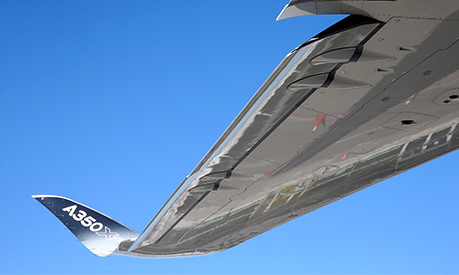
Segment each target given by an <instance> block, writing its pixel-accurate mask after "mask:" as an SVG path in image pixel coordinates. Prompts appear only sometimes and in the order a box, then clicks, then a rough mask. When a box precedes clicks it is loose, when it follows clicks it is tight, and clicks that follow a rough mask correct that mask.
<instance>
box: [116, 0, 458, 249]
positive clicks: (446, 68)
mask: <svg viewBox="0 0 459 275" xmlns="http://www.w3.org/2000/svg"><path fill="white" fill-rule="evenodd" d="M362 2H366V1H350V2H348V1H346V4H343V3H341V1H292V3H290V4H289V5H290V6H295V7H298V6H301V7H303V6H304V5H313V6H315V7H317V8H320V7H321V5H328V6H334V5H335V6H336V5H338V6H339V8H340V9H341V11H343V12H349V11H351V10H349V8H348V6H349V7H355V6H359V7H360V12H358V13H357V14H364V15H366V16H368V15H373V13H374V9H375V7H385V10H387V11H393V10H396V7H399V8H400V7H402V6H403V7H404V5H406V3H407V2H410V1H376V2H371V3H370V2H368V6H367V3H362ZM422 2H425V1H422ZM449 2H451V1H449ZM417 3H418V6H419V1H418V2H417ZM302 5H303V6H302ZM397 5H398V6H397ZM400 5H402V6H400ZM411 5H413V1H411ZM455 5H456V6H457V4H455ZM421 6H422V4H421ZM427 6H428V7H430V6H431V4H426V7H427ZM452 6H453V7H454V5H452ZM366 7H368V10H366V9H365V8H366ZM457 10H458V7H454V8H453V9H451V8H449V9H447V10H445V9H443V10H442V12H443V14H439V11H438V10H435V11H434V12H433V15H432V17H436V18H434V19H430V18H429V19H424V18H423V17H426V15H425V14H424V13H422V14H420V16H416V17H418V18H410V17H411V15H410V14H408V13H405V14H404V13H402V12H400V11H399V12H398V13H397V16H398V17H390V18H388V17H384V16H372V17H373V18H368V17H361V16H351V17H349V18H347V19H344V20H343V21H342V22H340V23H338V24H337V25H336V26H335V27H332V28H331V29H330V30H329V31H328V32H327V31H325V32H324V33H322V34H321V35H319V36H318V37H315V38H313V39H311V40H310V41H309V42H307V43H305V44H304V45H302V46H300V47H299V48H298V49H296V50H294V51H293V52H292V53H290V54H289V55H288V56H287V57H286V58H285V60H284V61H283V62H282V63H281V64H280V65H279V67H278V68H277V69H276V70H275V71H274V73H273V74H272V76H271V77H270V78H269V79H268V81H267V82H266V83H265V84H264V85H263V86H262V87H261V88H260V90H259V91H258V92H257V94H255V96H254V98H253V99H252V100H251V101H250V102H249V104H248V105H247V106H246V107H245V108H244V110H243V111H242V112H241V114H240V115H239V116H238V117H237V118H236V120H235V122H233V124H232V125H231V126H230V127H229V129H228V130H227V131H226V132H225V133H224V134H223V136H222V137H221V138H220V140H219V141H218V142H217V143H216V145H215V146H214V147H213V148H212V149H211V151H210V152H209V153H208V154H207V155H206V156H205V157H204V159H203V160H202V161H201V163H200V164H199V165H198V167H197V168H196V169H195V170H194V171H193V172H192V174H191V175H190V176H189V177H188V178H187V179H186V180H185V181H184V182H183V183H182V185H181V187H180V188H179V189H178V190H177V191H176V193H175V194H174V196H173V197H172V198H171V199H170V200H169V202H168V204H167V205H166V206H165V207H163V209H162V211H161V212H160V213H159V214H158V215H157V216H156V217H155V219H154V220H153V221H152V223H151V224H150V225H149V226H148V227H147V228H146V230H145V231H144V232H143V233H142V235H141V236H140V237H139V239H138V240H137V241H136V242H135V243H134V245H133V246H132V247H130V249H129V252H128V254H130V255H136V256H147V257H150V256H154V257H165V256H184V255H199V254H206V253H213V252H217V251H221V250H224V249H227V248H230V247H232V246H235V245H237V244H239V243H241V242H243V241H245V240H247V239H249V238H252V237H254V236H256V235H258V234H261V233H263V232H265V231H267V230H269V229H271V228H273V227H275V226H278V225H280V224H282V223H284V222H287V221H289V220H291V219H294V218H296V217H298V216H300V215H304V214H306V213H308V212H310V211H313V210H315V209H317V208H319V207H321V206H324V205H326V204H328V203H331V202H333V201H336V200H338V199H340V198H342V197H344V196H347V195H349V194H352V193H354V192H356V191H358V190H361V189H363V188H365V187H367V186H370V185H372V184H374V183H377V182H379V181H381V180H383V179H385V178H387V177H390V176H393V175H396V174H398V173H401V172H403V171H405V170H407V169H410V168H412V167H415V166H417V165H419V164H421V163H423V162H426V161H428V160H430V159H432V158H435V157H437V156H440V155H442V154H445V153H447V152H449V151H451V150H454V149H456V148H457V139H458V137H459V126H458V127H456V125H457V123H458V121H459V120H458V119H457V117H458V110H457V109H456V106H455V104H456V102H458V101H457V100H458V99H457V94H458V92H459V90H456V87H457V83H456V82H457V80H459V72H458V71H457V69H458V66H457V65H456V64H458V61H459V60H457V59H459V56H457V54H456V53H457V51H458V50H459V44H458V43H456V42H457V37H458V32H457V29H458V27H459V23H458V22H456V21H455V20H443V19H442V18H446V17H448V18H451V19H454V18H456V17H457V15H456V12H457ZM362 11H364V12H362ZM402 11H404V10H403V9H402ZM415 11H416V9H413V10H411V11H410V12H415ZM284 12H285V10H284ZM316 13H319V12H316ZM374 19H378V20H383V19H386V20H384V21H376V20H374ZM407 34H409V35H407ZM119 252H120V253H125V252H126V251H124V250H122V249H120V250H119Z"/></svg>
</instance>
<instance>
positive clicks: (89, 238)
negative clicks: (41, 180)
mask: <svg viewBox="0 0 459 275" xmlns="http://www.w3.org/2000/svg"><path fill="white" fill-rule="evenodd" d="M32 197H33V198H34V199H36V200H37V201H38V202H40V203H41V204H43V206H45V207H46V208H48V210H49V211H51V213H53V214H54V216H56V217H57V218H58V219H59V220H60V221H61V222H62V223H63V224H64V225H65V226H66V227H67V228H68V229H69V230H70V231H71V232H72V233H73V234H74V235H75V236H76V237H77V238H78V239H79V240H80V241H81V242H82V243H83V244H84V245H85V246H86V247H87V248H88V249H89V250H90V251H91V252H92V253H94V254H96V255H97V256H101V257H105V256H108V255H110V254H111V253H112V252H113V251H115V250H116V249H117V248H118V246H119V244H120V243H121V242H122V241H124V240H129V239H136V238H137V237H138V236H139V233H137V232H135V231H134V230H132V229H130V228H128V227H126V226H124V225H123V224H121V223H119V222H117V221H115V220H114V219H112V218H110V217H108V216H106V215H104V214H102V213H100V212H98V211H96V210H94V209H92V208H90V207H88V206H86V205H83V204H81V203H78V202H76V201H73V200H71V199H68V198H65V197H60V196H50V195H35V196H32Z"/></svg>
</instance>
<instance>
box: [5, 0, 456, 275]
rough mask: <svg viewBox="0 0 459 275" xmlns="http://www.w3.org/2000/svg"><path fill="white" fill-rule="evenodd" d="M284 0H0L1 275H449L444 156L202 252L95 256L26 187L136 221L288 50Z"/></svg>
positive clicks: (452, 181) (290, 37) (448, 168)
mask: <svg viewBox="0 0 459 275" xmlns="http://www.w3.org/2000/svg"><path fill="white" fill-rule="evenodd" d="M287 2H288V1H287V0H284V1H261V0H252V1H218V2H215V1H115V0H110V1H13V0H10V1H6V0H4V1H1V2H0V34H1V41H2V42H1V43H0V64H1V65H0V129H1V130H0V191H1V194H2V199H1V200H0V218H1V220H2V221H1V227H0V235H1V236H2V241H1V243H2V249H1V252H0V273H1V274H241V273H243V274H395V273H396V274H454V273H455V274H458V273H459V261H458V255H459V253H458V252H459V251H458V249H459V234H458V232H459V223H458V222H459V220H458V219H459V213H458V209H459V200H458V194H459V186H458V176H457V175H458V174H457V173H456V172H457V170H458V169H457V166H456V163H458V160H459V154H458V153H452V154H450V155H448V156H446V157H443V158H441V159H438V160H435V161H432V162H430V163H428V164H426V165H423V166H421V167H418V168H416V169H414V170H411V171H410V172H407V173H405V174H402V175H400V176H397V177H394V178H392V179H390V180H387V181H385V182H382V183H379V184H377V185H375V186H373V187H370V188H368V189H366V190H363V191H361V192H359V193H357V194H354V195H352V196H350V197H347V198H345V199H343V200H341V201H339V202H336V203H334V204H331V205H329V206H326V207H324V208H321V209H319V210H317V211H315V212H313V213H310V214H308V215H306V216H303V217H301V218H299V219H297V220H295V221H292V222H290V223H287V224H285V225H282V226H280V227H278V228H276V229H274V230H271V231H269V232H267V233H265V234H263V235H261V236H258V237H256V238H254V239H252V240H249V241H247V242H245V243H243V244H242V245H240V246H237V247H235V248H232V249H230V250H227V251H224V252H221V253H217V254H213V255H209V256H202V257H193V258H177V259H141V258H130V257H120V256H110V257H107V258H100V257H97V256H95V255H93V254H92V253H91V252H89V251H88V250H86V248H85V247H84V246H83V245H82V244H80V243H79V242H78V241H77V239H76V238H75V237H74V236H73V235H72V234H71V233H70V232H68V230H67V229H66V228H65V227H64V226H63V225H62V224H60V222H59V221H58V220H57V219H56V218H55V217H54V216H52V215H51V214H50V213H49V212H48V211H47V210H46V209H45V208H44V207H43V206H41V205H40V204H39V203H37V202H36V201H35V200H34V199H32V198H31V197H30V195H33V194H53V195H62V196H67V197H70V198H72V199H74V200H77V201H80V202H82V203H84V204H87V205H89V206H91V207H93V208H95V209H97V210H99V211H101V212H103V213H105V214H107V215H109V216H111V217H113V218H115V219H117V220H118V221H120V222H122V223H124V224H126V225H127V226H130V227H131V228H133V229H135V230H137V231H139V232H141V231H142V230H143V229H144V227H145V226H146V225H147V224H148V223H149V221H150V220H151V219H152V218H153V216H154V215H155V214H156V212H157V211H158V210H159V208H160V207H161V206H162V205H163V203H164V202H165V201H166V200H167V198H168V197H169V196H170V195H171V193H172V192H173V191H174V190H175V188H176V187H177V186H178V184H179V183H180V182H181V181H182V180H183V178H184V177H185V176H186V175H187V174H188V173H189V172H191V170H192V169H193V168H194V166H195V165H196V164H197V163H198V162H199V160H200V159H201V158H202V157H203V156H204V154H205V153H206V152H207V150H208V149H209V148H210V147H211V146H212V144H213V143H214V142H215V141H216V140H217V138H218V137H219V136H220V134H221V133H222V132H223V131H224V130H225V129H226V127H227V126H228V125H229V124H230V122H231V121H232V120H233V119H234V117H235V116H236V115H237V114H238V112H239V111H240V110H241V109H242V107H243V106H244V105H245V103H246V102H247V101H248V100H249V99H250V97H251V96H252V95H253V94H254V93H255V92H256V90H257V89H258V88H259V87H260V86H261V84H262V83H263V82H264V81H265V80H266V78H267V77H268V76H269V74H270V73H271V72H272V71H273V70H274V68H275V67H276V66H277V65H278V64H279V62H280V61H281V60H282V59H283V57H284V56H285V55H286V54H288V52H290V51H291V50H292V49H293V48H295V47H296V46H298V45H300V44H301V43H303V42H305V41H306V40H308V39H309V38H311V37H312V36H314V35H315V34H317V33H318V32H320V31H322V30H323V29H325V28H326V27H327V26H329V25H331V24H333V23H334V22H336V21H337V20H339V19H340V18H342V16H341V17H340V16H312V17H301V18H293V19H288V20H283V21H280V22H276V21H275V18H276V17H277V15H278V14H279V12H280V11H281V10H282V8H283V6H284V5H285V4H286V3H287Z"/></svg>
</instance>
